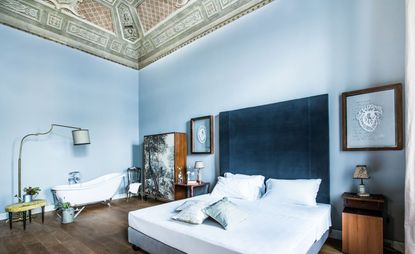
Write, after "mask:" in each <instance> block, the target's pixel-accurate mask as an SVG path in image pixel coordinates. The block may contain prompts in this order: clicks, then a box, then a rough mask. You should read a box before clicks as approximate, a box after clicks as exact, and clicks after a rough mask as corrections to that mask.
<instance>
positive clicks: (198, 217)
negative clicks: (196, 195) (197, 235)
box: [171, 203, 208, 224]
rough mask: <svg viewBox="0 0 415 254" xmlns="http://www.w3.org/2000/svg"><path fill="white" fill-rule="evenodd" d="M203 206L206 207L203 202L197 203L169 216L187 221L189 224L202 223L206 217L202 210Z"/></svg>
mask: <svg viewBox="0 0 415 254" xmlns="http://www.w3.org/2000/svg"><path fill="white" fill-rule="evenodd" d="M204 208H206V205H205V204H202V203H197V204H194V205H191V206H189V207H187V208H184V209H183V210H182V211H181V212H179V213H178V214H176V215H173V216H172V217H171V218H172V219H173V220H178V221H182V222H187V223H190V224H202V223H203V221H204V220H206V219H207V217H208V216H207V215H206V213H205V212H204V211H203V209H204Z"/></svg>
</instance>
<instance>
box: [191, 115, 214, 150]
mask: <svg viewBox="0 0 415 254" xmlns="http://www.w3.org/2000/svg"><path fill="white" fill-rule="evenodd" d="M190 137H191V146H192V147H191V153H192V154H211V153H213V116H202V117H197V118H192V119H191V120H190Z"/></svg>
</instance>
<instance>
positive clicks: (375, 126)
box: [342, 84, 403, 151]
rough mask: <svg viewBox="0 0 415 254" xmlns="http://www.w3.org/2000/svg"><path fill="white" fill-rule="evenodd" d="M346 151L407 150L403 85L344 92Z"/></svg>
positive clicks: (344, 147)
mask: <svg viewBox="0 0 415 254" xmlns="http://www.w3.org/2000/svg"><path fill="white" fill-rule="evenodd" d="M342 143H343V145H342V148H343V150H344V151H379V150H401V149H403V115H402V85H401V84H391V85H385V86H379V87H374V88H368V89H362V90H356V91H351V92H346V93H343V94H342Z"/></svg>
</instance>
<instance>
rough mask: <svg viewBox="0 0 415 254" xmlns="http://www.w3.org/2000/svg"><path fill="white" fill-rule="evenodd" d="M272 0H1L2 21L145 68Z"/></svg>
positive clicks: (119, 61) (101, 55) (0, 13)
mask: <svg viewBox="0 0 415 254" xmlns="http://www.w3.org/2000/svg"><path fill="white" fill-rule="evenodd" d="M271 1H272V0H0V22H1V23H3V24H6V25H9V26H12V27H15V28H18V29H20V30H24V31H26V32H29V33H33V34H36V35H38V36H41V37H44V38H47V39H50V40H53V41H56V42H59V43H62V44H64V45H68V46H70V47H73V48H77V49H80V50H83V51H85V52H88V53H90V54H94V55H96V56H99V57H102V58H105V59H108V60H111V61H114V62H117V63H120V64H123V65H126V66H129V67H132V68H135V69H140V68H143V67H145V66H147V65H149V64H151V63H153V62H154V61H157V60H159V59H160V58H162V57H164V56H166V55H168V54H170V53H172V52H173V51H175V50H177V49H179V48H181V47H183V46H184V45H187V44H189V43H190V42H192V41H194V40H196V39H198V38H200V37H203V36H204V35H206V34H208V33H210V32H212V31H214V30H216V29H217V28H219V27H221V26H223V25H226V24H228V23H230V22H232V21H233V20H235V19H237V18H239V17H241V16H243V15H245V14H247V13H249V12H251V11H254V10H256V9H258V8H260V7H262V6H264V5H265V4H267V3H269V2H271Z"/></svg>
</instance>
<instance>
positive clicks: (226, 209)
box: [172, 197, 248, 230]
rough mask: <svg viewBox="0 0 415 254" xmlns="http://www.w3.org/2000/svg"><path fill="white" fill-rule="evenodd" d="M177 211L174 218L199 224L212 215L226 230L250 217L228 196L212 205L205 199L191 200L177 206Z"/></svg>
mask: <svg viewBox="0 0 415 254" xmlns="http://www.w3.org/2000/svg"><path fill="white" fill-rule="evenodd" d="M176 211H177V212H179V213H178V214H176V215H174V216H172V219H173V220H177V221H182V222H186V223H190V224H196V225H198V224H202V223H203V221H205V220H206V219H207V218H208V217H211V218H212V219H213V220H214V221H216V222H218V223H219V224H220V225H221V226H222V227H223V228H224V229H226V230H228V229H230V228H231V227H232V226H233V225H236V224H239V223H240V222H242V221H244V220H245V219H246V218H247V217H248V216H247V213H245V212H244V211H242V210H241V209H239V208H238V207H237V205H236V204H234V203H233V202H231V201H229V200H228V198H226V197H225V198H222V199H221V200H219V201H217V202H215V203H213V204H211V205H208V204H207V203H206V202H204V201H197V200H189V201H186V202H184V203H183V204H182V205H180V206H179V207H177V208H176Z"/></svg>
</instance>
